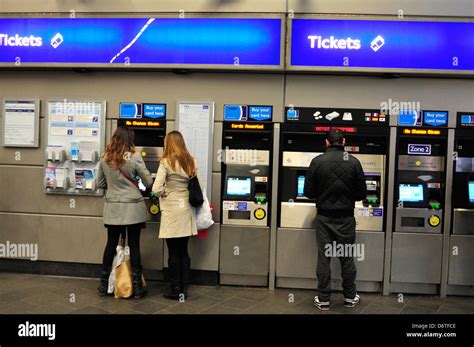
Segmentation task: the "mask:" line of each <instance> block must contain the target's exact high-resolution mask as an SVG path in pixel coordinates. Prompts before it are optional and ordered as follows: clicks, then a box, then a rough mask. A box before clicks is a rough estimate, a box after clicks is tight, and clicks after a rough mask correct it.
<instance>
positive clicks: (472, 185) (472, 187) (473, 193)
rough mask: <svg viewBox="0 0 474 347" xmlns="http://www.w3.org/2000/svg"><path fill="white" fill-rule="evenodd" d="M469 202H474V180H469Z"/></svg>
mask: <svg viewBox="0 0 474 347" xmlns="http://www.w3.org/2000/svg"><path fill="white" fill-rule="evenodd" d="M469 202H470V203H471V204H474V181H469Z"/></svg>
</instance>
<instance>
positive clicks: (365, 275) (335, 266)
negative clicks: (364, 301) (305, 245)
mask: <svg viewBox="0 0 474 347" xmlns="http://www.w3.org/2000/svg"><path fill="white" fill-rule="evenodd" d="M356 235H357V236H356V245H357V244H359V245H364V249H363V253H364V254H363V259H362V258H359V257H356V258H355V265H356V269H357V280H358V281H374V282H382V279H383V259H384V244H385V237H384V236H385V234H384V233H381V232H357V234H356ZM359 259H361V260H359ZM331 268H332V276H331V277H332V278H333V279H339V278H341V263H340V262H339V261H338V260H333V261H332V262H331Z"/></svg>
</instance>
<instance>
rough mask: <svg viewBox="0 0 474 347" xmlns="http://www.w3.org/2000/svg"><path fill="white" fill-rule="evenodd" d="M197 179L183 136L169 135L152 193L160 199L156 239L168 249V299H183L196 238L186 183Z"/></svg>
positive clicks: (178, 134)
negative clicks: (190, 244) (192, 242)
mask: <svg viewBox="0 0 474 347" xmlns="http://www.w3.org/2000/svg"><path fill="white" fill-rule="evenodd" d="M196 175H197V166H196V162H195V161H194V159H193V157H192V156H191V154H190V153H189V152H188V150H187V148H186V144H185V143H184V139H183V136H182V135H181V133H180V132H178V131H172V132H170V133H169V134H168V135H166V137H165V148H164V152H163V157H162V158H161V160H160V167H159V169H158V173H157V175H156V179H155V183H154V184H153V188H152V191H153V192H154V193H156V194H157V195H158V196H159V197H160V208H161V223H160V236H159V237H160V238H162V239H165V240H166V244H167V246H168V251H169V257H168V270H169V275H170V288H169V291H168V292H166V293H165V294H164V296H165V297H166V298H168V299H174V300H177V299H180V298H181V297H183V298H186V296H187V289H188V285H189V279H190V272H191V259H190V258H189V254H188V240H189V237H190V236H193V235H197V228H196V221H195V219H194V218H193V211H192V207H191V205H190V203H189V189H188V185H189V180H190V178H191V177H193V176H196Z"/></svg>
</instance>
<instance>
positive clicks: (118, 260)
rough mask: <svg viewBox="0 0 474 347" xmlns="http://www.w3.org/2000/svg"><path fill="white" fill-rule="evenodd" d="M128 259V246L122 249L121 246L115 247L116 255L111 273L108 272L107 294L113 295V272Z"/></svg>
mask: <svg viewBox="0 0 474 347" xmlns="http://www.w3.org/2000/svg"><path fill="white" fill-rule="evenodd" d="M129 259H130V248H128V246H125V247H122V246H121V245H118V246H117V254H115V258H114V262H113V263H112V271H110V276H109V288H108V290H107V293H109V294H113V292H114V290H115V270H116V269H117V267H119V266H120V264H122V263H124V262H126V261H127V260H129Z"/></svg>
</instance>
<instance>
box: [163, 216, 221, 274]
mask: <svg viewBox="0 0 474 347" xmlns="http://www.w3.org/2000/svg"><path fill="white" fill-rule="evenodd" d="M219 237H220V225H219V224H214V225H213V226H212V227H211V228H210V229H209V232H208V234H207V237H206V238H204V239H201V238H199V237H198V236H195V237H192V238H191V239H190V240H189V243H188V252H189V256H190V257H191V269H194V270H205V271H218V269H219ZM168 255H169V253H168V246H167V245H166V240H165V241H164V246H163V267H166V268H167V267H168Z"/></svg>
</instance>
